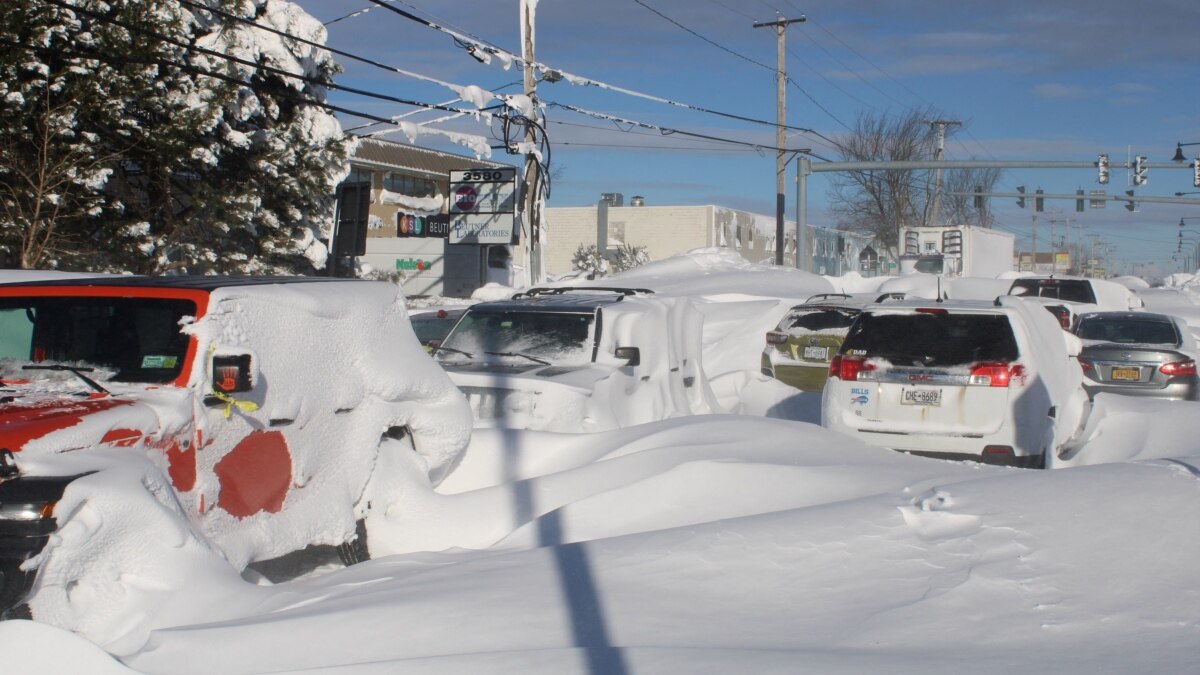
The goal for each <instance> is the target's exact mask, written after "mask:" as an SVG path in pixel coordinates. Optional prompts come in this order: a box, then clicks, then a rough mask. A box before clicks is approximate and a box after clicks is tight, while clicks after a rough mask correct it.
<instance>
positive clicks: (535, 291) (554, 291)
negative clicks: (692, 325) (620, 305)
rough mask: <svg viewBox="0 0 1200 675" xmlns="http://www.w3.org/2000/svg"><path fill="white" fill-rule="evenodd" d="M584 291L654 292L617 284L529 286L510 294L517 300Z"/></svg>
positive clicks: (640, 293) (625, 294)
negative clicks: (529, 287)
mask: <svg viewBox="0 0 1200 675" xmlns="http://www.w3.org/2000/svg"><path fill="white" fill-rule="evenodd" d="M586 291H598V292H601V293H617V294H620V295H622V296H629V295H653V294H654V291H652V290H650V289H649V288H621V287H617V286H560V287H558V288H545V287H538V288H531V289H529V290H527V291H524V292H521V293H517V294H516V295H514V296H512V299H513V300H519V299H520V298H532V297H534V296H536V295H562V294H564V293H571V292H586Z"/></svg>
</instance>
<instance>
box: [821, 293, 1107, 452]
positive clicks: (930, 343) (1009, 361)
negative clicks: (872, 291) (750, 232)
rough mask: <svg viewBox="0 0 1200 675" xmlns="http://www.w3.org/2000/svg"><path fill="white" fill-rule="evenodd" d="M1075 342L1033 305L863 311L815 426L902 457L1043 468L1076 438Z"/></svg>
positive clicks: (926, 304)
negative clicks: (819, 423)
mask: <svg viewBox="0 0 1200 675" xmlns="http://www.w3.org/2000/svg"><path fill="white" fill-rule="evenodd" d="M1078 353H1079V340H1078V338H1076V337H1075V336H1074V335H1071V334H1070V333H1067V332H1066V331H1063V330H1062V329H1061V327H1060V326H1059V325H1058V323H1057V322H1056V321H1055V320H1054V317H1053V316H1051V315H1050V314H1049V313H1048V312H1046V311H1045V310H1044V309H1043V308H1042V307H1041V306H1040V305H1038V304H1036V303H1034V302H1032V301H1029V300H1023V299H1020V298H1017V297H1013V296H1000V297H999V298H997V299H996V301H995V302H993V303H989V302H981V301H966V300H963V301H945V302H938V301H934V300H925V301H907V300H906V301H899V302H896V303H892V304H888V305H878V306H874V307H868V308H866V309H865V310H864V311H863V313H862V314H860V315H859V317H858V319H856V320H855V323H854V325H853V326H851V328H850V332H849V333H848V334H847V336H846V340H845V341H844V342H843V343H842V347H841V350H840V351H839V352H838V355H837V356H836V357H835V358H834V359H833V361H832V362H831V363H830V366H829V381H828V383H827V384H826V386H825V390H824V394H823V397H822V414H821V417H822V425H823V426H825V427H827V428H830V429H834V430H837V431H841V432H843V433H846V434H849V435H853V436H855V437H857V438H860V439H862V440H864V441H866V442H868V443H871V444H874V445H880V446H884V447H888V448H892V449H895V450H904V451H908V452H912V453H913V454H921V455H927V456H934V457H944V458H953V459H973V460H976V461H981V462H985V463H993V464H1008V465H1015V466H1023V467H1042V466H1045V464H1046V461H1047V460H1048V459H1050V458H1051V457H1052V455H1051V453H1054V452H1056V451H1057V450H1058V449H1059V448H1061V447H1062V446H1063V445H1064V444H1066V443H1067V441H1068V440H1070V439H1071V437H1072V436H1073V435H1074V434H1075V433H1076V432H1077V431H1078V428H1079V426H1080V421H1081V417H1082V416H1083V410H1084V405H1085V403H1086V395H1085V394H1084V392H1083V389H1082V386H1081V379H1082V375H1081V373H1080V369H1079V365H1078V364H1077V363H1076V362H1075V361H1074V360H1073V357H1075V356H1077V355H1078Z"/></svg>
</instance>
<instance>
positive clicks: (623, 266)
mask: <svg viewBox="0 0 1200 675" xmlns="http://www.w3.org/2000/svg"><path fill="white" fill-rule="evenodd" d="M648 262H650V254H649V253H647V252H646V247H645V246H634V245H633V244H621V246H619V247H618V248H617V250H616V252H615V254H614V255H613V263H612V265H613V271H616V272H623V271H625V270H629V269H633V268H634V267H640V266H641V265H645V264H646V263H648Z"/></svg>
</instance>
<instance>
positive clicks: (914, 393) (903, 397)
mask: <svg viewBox="0 0 1200 675" xmlns="http://www.w3.org/2000/svg"><path fill="white" fill-rule="evenodd" d="M900 403H901V404H903V405H941V404H942V390H941V389H902V390H900Z"/></svg>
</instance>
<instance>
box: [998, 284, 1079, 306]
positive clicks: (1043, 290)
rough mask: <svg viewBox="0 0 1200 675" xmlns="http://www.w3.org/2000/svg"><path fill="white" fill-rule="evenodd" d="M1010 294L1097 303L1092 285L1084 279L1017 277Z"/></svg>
mask: <svg viewBox="0 0 1200 675" xmlns="http://www.w3.org/2000/svg"><path fill="white" fill-rule="evenodd" d="M1008 292H1009V294H1010V295H1021V296H1025V297H1035V296H1036V297H1041V298H1057V299H1059V300H1066V301H1067V302H1087V303H1091V304H1095V303H1096V294H1095V293H1094V292H1093V291H1092V285H1091V284H1090V283H1088V282H1087V281H1085V280H1083V279H1017V280H1015V281H1013V285H1012V288H1010V289H1009V291H1008Z"/></svg>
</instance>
